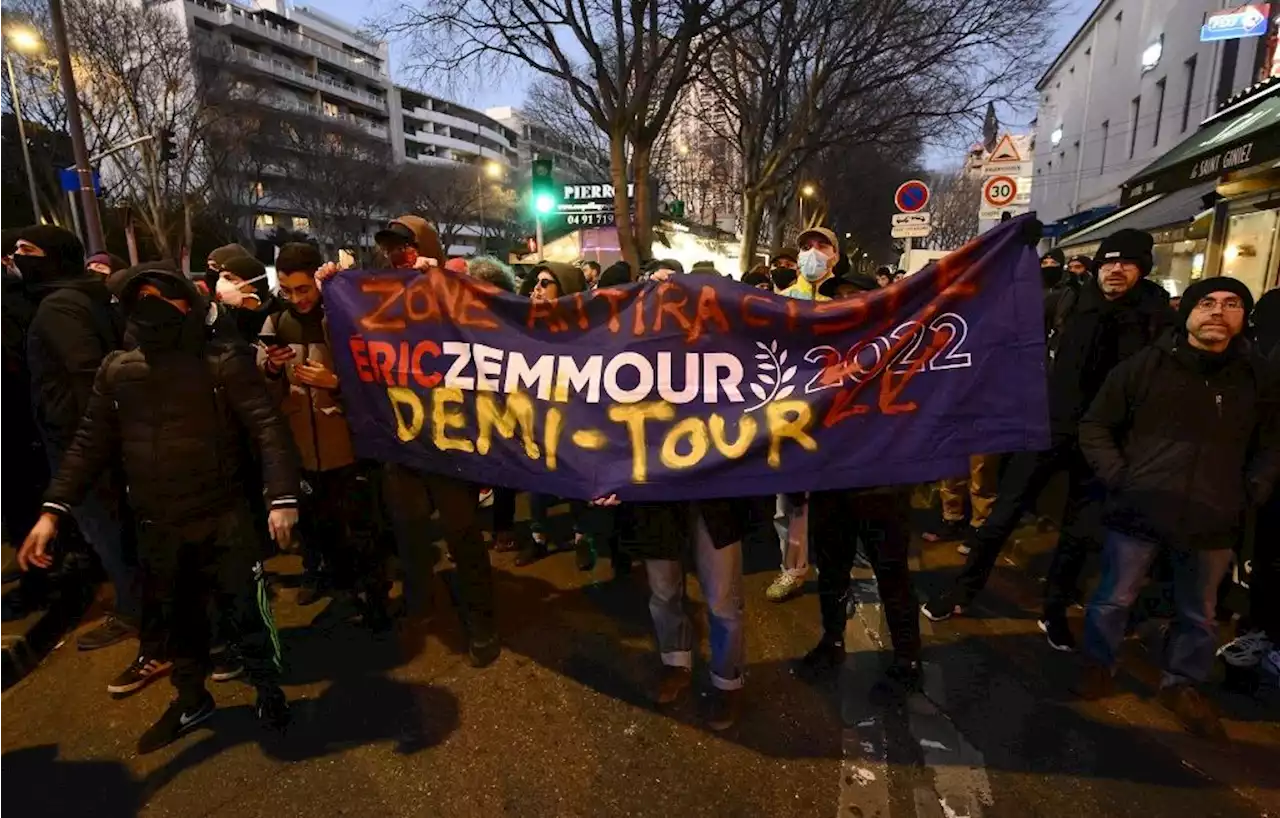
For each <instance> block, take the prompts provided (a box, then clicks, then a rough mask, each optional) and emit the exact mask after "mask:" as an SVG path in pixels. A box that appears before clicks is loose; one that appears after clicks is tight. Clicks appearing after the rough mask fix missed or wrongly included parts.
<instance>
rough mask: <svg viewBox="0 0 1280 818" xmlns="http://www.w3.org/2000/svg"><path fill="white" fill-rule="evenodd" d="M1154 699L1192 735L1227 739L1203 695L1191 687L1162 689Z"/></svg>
mask: <svg viewBox="0 0 1280 818" xmlns="http://www.w3.org/2000/svg"><path fill="white" fill-rule="evenodd" d="M1156 699H1157V700H1158V701H1159V702H1160V704H1162V705H1164V706H1165V707H1166V708H1168V709H1169V710H1170V711H1171V712H1172V713H1173V715H1175V716H1177V717H1178V721H1180V722H1182V725H1183V726H1184V727H1186V728H1187V730H1189V731H1191V732H1192V733H1193V734H1195V735H1197V736H1200V737H1201V738H1210V739H1225V738H1226V737H1227V732H1226V730H1223V729H1222V722H1221V721H1220V720H1219V719H1218V714H1217V712H1215V711H1214V708H1213V705H1212V704H1210V702H1209V700H1208V699H1206V698H1205V697H1204V694H1202V693H1201V692H1200V691H1199V690H1196V689H1195V688H1194V687H1192V686H1191V685H1186V684H1183V685H1170V686H1169V687H1162V688H1160V692H1159V693H1158V694H1157V695H1156Z"/></svg>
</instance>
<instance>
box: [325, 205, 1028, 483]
mask: <svg viewBox="0 0 1280 818" xmlns="http://www.w3.org/2000/svg"><path fill="white" fill-rule="evenodd" d="M1024 221H1025V217H1024V218H1021V219H1014V220H1013V221H1010V222H1008V223H1006V224H1003V225H1001V226H1000V227H998V228H996V229H995V230H992V231H989V232H988V233H986V234H984V235H983V236H981V237H979V238H977V239H975V240H974V241H972V242H970V243H969V244H967V245H965V247H963V248H961V249H960V250H958V251H956V252H955V253H953V254H951V255H950V256H948V257H946V258H944V259H942V260H941V261H939V262H937V263H936V264H933V265H930V266H929V267H927V268H925V269H924V270H922V271H921V272H919V273H917V274H915V275H913V276H910V277H908V278H907V279H905V280H903V281H900V282H898V283H896V284H894V285H892V286H890V287H888V288H886V289H883V290H878V291H875V292H872V293H867V294H863V295H860V296H857V297H855V298H851V299H846V300H840V301H830V302H820V303H812V302H803V301H795V300H791V299H787V298H783V297H781V296H776V295H772V294H768V293H761V292H760V291H759V290H756V289H754V288H750V287H746V286H744V285H742V284H739V283H737V282H735V281H731V280H728V279H724V278H719V277H714V276H697V275H687V276H673V277H672V278H671V279H670V280H668V281H665V282H661V283H654V282H649V283H645V284H643V285H640V284H634V285H630V286H628V287H622V288H612V289H603V290H596V291H594V292H589V293H575V294H573V295H570V296H567V297H563V298H560V299H558V300H557V301H554V302H532V301H529V300H527V299H525V298H521V297H519V296H515V295H510V294H507V293H503V292H501V291H500V290H497V289H496V288H494V287H492V286H491V285H488V284H486V283H484V282H482V281H478V280H476V279H472V278H469V277H467V276H462V275H457V274H454V273H450V272H447V271H444V270H436V271H434V272H432V273H429V274H426V275H424V274H422V273H420V272H419V271H416V270H381V271H364V272H359V273H354V272H345V273H343V274H341V275H339V276H338V277H336V278H334V279H333V280H332V281H330V282H329V283H328V284H327V285H326V287H325V289H324V300H325V308H326V312H327V315H328V320H329V329H330V336H331V339H332V341H333V348H334V354H335V358H336V363H337V368H338V374H339V378H340V380H341V383H342V395H343V399H344V401H345V405H346V411H347V414H348V417H349V420H350V422H351V428H352V432H353V434H354V436H355V443H356V449H357V451H358V452H359V454H360V455H361V456H362V457H366V458H371V459H376V460H383V461H393V462H397V463H402V464H405V465H408V466H413V467H415V468H419V469H422V470H424V471H428V472H438V473H443V474H449V475H456V476H459V477H462V478H465V479H469V480H474V481H476V482H478V483H482V484H485V485H496V486H509V487H512V488H518V489H527V490H531V491H538V492H545V493H548V494H554V495H558V496H562V497H575V498H585V499H590V498H594V497H601V496H606V495H609V494H617V496H618V497H619V498H620V499H622V500H689V499H698V498H707V497H724V496H751V495H764V494H775V493H781V492H796V491H808V490H817V489H827V488H847V487H857V486H877V485H890V484H900V483H914V482H922V481H926V480H933V479H937V478H939V477H946V476H951V475H954V474H958V473H961V472H963V471H964V469H965V463H966V462H967V458H968V456H969V455H970V454H975V453H990V452H1009V451H1020V450H1026V449H1037V448H1045V447H1047V445H1048V420H1047V409H1046V397H1045V379H1044V328H1043V317H1042V316H1043V309H1042V300H1041V299H1042V296H1041V291H1040V284H1039V280H1040V276H1039V268H1038V263H1037V261H1036V254H1035V252H1034V251H1033V250H1032V249H1031V248H1029V247H1028V246H1027V245H1026V244H1025V242H1024V241H1023V239H1022V237H1021V233H1022V223H1023V222H1024Z"/></svg>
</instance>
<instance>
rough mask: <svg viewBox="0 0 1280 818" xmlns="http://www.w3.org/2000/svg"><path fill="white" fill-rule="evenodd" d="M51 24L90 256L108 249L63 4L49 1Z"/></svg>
mask: <svg viewBox="0 0 1280 818" xmlns="http://www.w3.org/2000/svg"><path fill="white" fill-rule="evenodd" d="M49 22H50V23H52V24H53V45H54V49H55V50H56V51H57V52H58V75H59V77H60V78H61V80H62V96H63V99H64V101H65V102H66V105H67V130H68V131H70V132H71V150H72V153H74V154H75V158H76V175H77V176H78V177H79V178H80V204H81V206H82V207H83V209H84V234H85V235H84V237H85V239H86V241H85V244H87V245H88V246H89V252H90V253H96V252H98V251H99V250H102V249H103V248H105V247H106V242H105V241H104V240H103V236H102V218H101V217H100V216H99V215H98V196H97V194H96V193H94V190H93V168H92V167H91V166H90V165H89V149H88V147H86V145H85V141H84V123H83V122H82V121H81V119H80V98H79V97H78V96H76V78H75V76H74V75H73V74H72V73H71V46H70V44H69V43H68V42H67V19H66V16H65V15H64V14H63V13H62V0H49Z"/></svg>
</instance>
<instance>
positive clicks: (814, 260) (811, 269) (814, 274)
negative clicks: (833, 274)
mask: <svg viewBox="0 0 1280 818" xmlns="http://www.w3.org/2000/svg"><path fill="white" fill-rule="evenodd" d="M796 263H797V264H799V265H800V275H802V276H804V280H805V281H808V282H810V283H813V282H814V281H817V280H819V279H821V278H822V277H823V276H824V275H826V274H827V257H826V255H825V254H824V253H823V252H822V251H821V250H818V249H816V248H814V249H809V250H805V251H804V252H803V253H801V254H800V258H798V259H797V260H796Z"/></svg>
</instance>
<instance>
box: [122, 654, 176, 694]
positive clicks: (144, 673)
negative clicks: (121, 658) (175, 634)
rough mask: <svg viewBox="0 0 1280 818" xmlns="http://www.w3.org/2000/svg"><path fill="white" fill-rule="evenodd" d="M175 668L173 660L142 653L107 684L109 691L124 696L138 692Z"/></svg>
mask: <svg viewBox="0 0 1280 818" xmlns="http://www.w3.org/2000/svg"><path fill="white" fill-rule="evenodd" d="M171 670H173V662H165V661H162V660H160V659H148V658H147V657H145V656H143V655H142V654H138V658H137V659H134V660H133V662H132V663H130V665H129V666H128V667H127V668H125V669H124V671H123V672H122V673H121V674H120V675H119V676H117V677H116V678H115V679H113V680H112V682H111V684H109V685H107V692H108V693H110V694H111V695H113V696H124V695H128V694H129V693H137V692H138V691H139V690H141V689H142V688H144V687H146V686H147V685H149V684H151V683H152V682H154V681H155V680H156V679H159V678H160V677H161V676H163V675H165V674H166V673H168V672H169V671H171Z"/></svg>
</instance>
